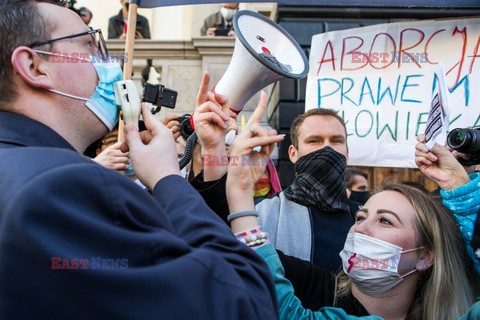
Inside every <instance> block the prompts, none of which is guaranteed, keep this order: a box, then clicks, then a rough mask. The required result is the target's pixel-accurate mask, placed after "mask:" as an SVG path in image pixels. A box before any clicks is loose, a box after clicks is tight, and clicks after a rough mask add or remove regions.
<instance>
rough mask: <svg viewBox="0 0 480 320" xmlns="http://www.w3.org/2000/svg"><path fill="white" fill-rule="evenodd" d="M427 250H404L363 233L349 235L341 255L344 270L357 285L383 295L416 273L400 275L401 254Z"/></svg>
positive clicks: (366, 290)
mask: <svg viewBox="0 0 480 320" xmlns="http://www.w3.org/2000/svg"><path fill="white" fill-rule="evenodd" d="M423 248H424V247H420V248H415V249H410V250H405V251H403V249H402V248H401V247H399V246H396V245H394V244H392V243H389V242H386V241H382V240H379V239H376V238H372V237H369V236H366V235H363V234H361V233H349V234H348V235H347V240H346V241H345V246H344V247H343V250H342V251H341V252H340V257H341V258H342V262H343V271H344V272H345V273H346V274H347V275H348V276H349V278H350V279H351V280H352V282H353V283H354V284H355V286H356V287H357V288H358V289H359V290H360V291H362V292H363V293H366V294H371V295H375V294H380V293H383V292H386V291H388V290H390V289H391V288H393V287H395V286H396V285H397V284H399V283H400V282H402V281H403V278H404V277H406V276H408V275H410V274H412V273H413V272H415V271H416V269H415V264H413V268H414V269H413V270H411V271H410V272H408V273H406V274H404V275H403V276H402V275H400V274H399V273H398V265H399V264H400V258H401V256H402V253H406V252H412V251H416V250H419V249H423Z"/></svg>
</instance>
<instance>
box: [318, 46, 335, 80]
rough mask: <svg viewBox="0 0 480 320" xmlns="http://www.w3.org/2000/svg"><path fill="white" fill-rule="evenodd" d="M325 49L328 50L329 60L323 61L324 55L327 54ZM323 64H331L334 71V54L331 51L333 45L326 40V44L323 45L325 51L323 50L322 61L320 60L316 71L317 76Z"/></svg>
mask: <svg viewBox="0 0 480 320" xmlns="http://www.w3.org/2000/svg"><path fill="white" fill-rule="evenodd" d="M327 48H330V58H329V59H325V55H326V54H327ZM324 62H332V67H333V70H334V71H335V53H334V51H333V44H332V41H330V40H328V42H327V44H326V45H325V50H323V56H322V60H320V62H319V65H318V70H317V75H319V74H320V69H321V68H322V64H323V63H324Z"/></svg>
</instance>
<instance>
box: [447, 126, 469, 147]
mask: <svg viewBox="0 0 480 320" xmlns="http://www.w3.org/2000/svg"><path fill="white" fill-rule="evenodd" d="M466 142H467V133H466V132H465V129H454V130H453V131H452V132H450V133H449V134H448V141H447V143H448V145H449V146H450V148H452V149H458V148H461V147H462V146H463V145H465V143H466Z"/></svg>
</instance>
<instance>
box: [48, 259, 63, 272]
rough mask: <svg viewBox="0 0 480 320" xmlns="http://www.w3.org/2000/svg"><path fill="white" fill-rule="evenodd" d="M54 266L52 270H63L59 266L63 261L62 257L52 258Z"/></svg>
mask: <svg viewBox="0 0 480 320" xmlns="http://www.w3.org/2000/svg"><path fill="white" fill-rule="evenodd" d="M51 259H52V266H51V267H50V269H53V270H56V269H61V267H60V266H59V265H58V263H59V262H60V261H62V258H60V257H52V258H51Z"/></svg>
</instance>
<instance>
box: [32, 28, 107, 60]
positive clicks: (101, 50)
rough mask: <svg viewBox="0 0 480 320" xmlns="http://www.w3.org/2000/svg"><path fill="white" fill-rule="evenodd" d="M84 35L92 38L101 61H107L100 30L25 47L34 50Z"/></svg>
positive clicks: (104, 44)
mask: <svg viewBox="0 0 480 320" xmlns="http://www.w3.org/2000/svg"><path fill="white" fill-rule="evenodd" d="M86 35H91V36H92V38H93V39H94V40H95V43H96V44H97V47H98V53H99V54H100V56H101V58H102V60H104V61H106V60H107V59H108V49H107V43H106V42H105V39H104V38H103V34H102V30H100V29H97V30H90V31H86V32H82V33H77V34H72V35H70V36H65V37H60V38H56V39H51V40H45V41H37V42H34V43H32V44H31V45H29V46H27V47H29V48H34V47H39V46H43V45H46V44H49V43H52V42H55V41H60V40H65V39H72V38H77V37H83V36H86Z"/></svg>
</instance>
